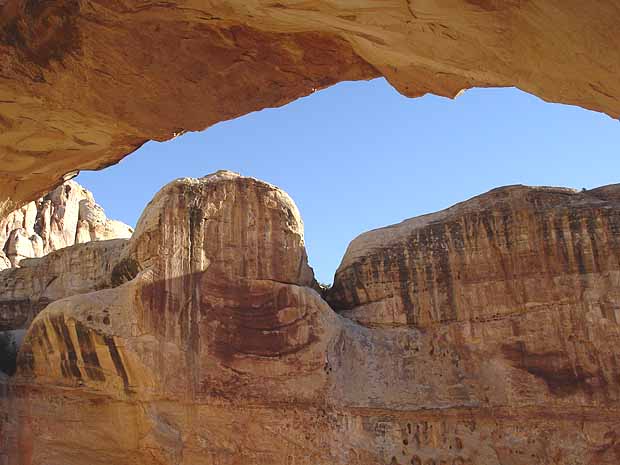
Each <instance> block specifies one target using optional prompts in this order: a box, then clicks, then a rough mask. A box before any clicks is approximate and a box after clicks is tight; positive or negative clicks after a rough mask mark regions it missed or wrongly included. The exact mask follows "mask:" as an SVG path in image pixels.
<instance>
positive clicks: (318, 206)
mask: <svg viewBox="0 0 620 465" xmlns="http://www.w3.org/2000/svg"><path fill="white" fill-rule="evenodd" d="M619 143H620V123H619V122H618V121H616V120H612V119H611V118H609V117H607V116H605V115H601V114H598V113H594V112H590V111H587V110H583V109H581V108H576V107H571V106H566V105H558V104H548V103H545V102H543V101H542V100H540V99H538V98H537V97H534V96H531V95H528V94H526V93H523V92H520V91H518V90H516V89H473V90H469V91H467V92H465V93H464V94H463V95H461V96H460V97H459V98H457V99H456V100H449V99H445V98H441V97H436V96H426V97H423V98H419V99H408V98H405V97H403V96H401V95H400V94H398V93H397V92H396V91H395V90H393V89H392V88H391V87H390V86H389V85H388V84H387V83H386V82H385V81H384V80H383V79H378V80H374V81H370V82H347V83H341V84H338V85H336V86H334V87H331V88H329V89H326V90H324V91H321V92H317V93H315V94H313V95H311V96H309V97H306V98H303V99H300V100H297V101H295V102H293V103H291V104H289V105H287V106H285V107H282V108H277V109H268V110H263V111H260V112H255V113H252V114H249V115H246V116H244V117H241V118H238V119H236V120H233V121H227V122H223V123H220V124H218V125H216V126H213V127H211V128H209V129H208V130H206V131H203V132H200V133H191V134H186V135H184V136H182V137H179V138H177V139H174V140H172V141H169V142H166V143H155V142H150V143H148V144H145V145H144V146H143V147H142V148H141V149H140V150H138V151H136V152H135V153H134V154H132V155H130V156H129V157H127V158H125V159H124V160H123V161H121V162H120V163H119V164H118V165H116V166H113V167H110V168H108V169H106V170H104V171H98V172H82V173H81V174H80V176H79V177H78V179H77V181H78V182H80V183H81V184H83V185H84V186H85V187H87V188H88V189H90V190H91V191H92V192H93V193H94V195H95V198H96V199H97V201H98V202H99V203H100V204H101V205H102V206H103V207H104V209H105V211H106V213H107V215H108V217H110V218H115V219H119V220H122V221H125V222H126V223H128V224H130V225H135V223H136V221H137V219H138V217H139V216H140V213H141V212H142V210H143V208H144V206H145V205H146V204H147V203H148V201H149V200H150V199H151V198H152V196H153V195H154V194H155V192H157V191H158V190H159V189H160V188H161V187H162V186H163V185H164V184H166V183H167V182H169V181H171V180H173V179H175V178H178V177H184V176H193V177H200V176H204V175H206V174H209V173H211V172H214V171H217V170H219V169H229V170H232V171H236V172H239V173H241V174H243V175H246V176H253V177H257V178H260V179H264V180H266V181H268V182H270V183H273V184H275V185H277V186H279V187H281V188H282V189H284V190H285V191H287V192H288V193H289V194H290V195H291V197H293V199H294V200H295V202H296V203H297V205H298V207H299V209H300V211H301V214H302V216H303V219H304V224H305V230H306V244H307V248H308V255H309V257H310V264H311V265H312V266H313V267H314V270H315V273H316V275H317V279H319V281H321V282H325V283H330V282H331V281H332V279H333V274H334V272H335V270H336V268H337V267H338V264H339V263H340V260H341V258H342V255H343V254H344V251H345V249H346V247H347V245H348V244H349V242H350V241H351V240H352V239H353V238H354V237H356V236H357V235H358V234H360V233H362V232H364V231H368V230H370V229H374V228H378V227H381V226H387V225H389V224H393V223H396V222H400V221H402V220H403V219H406V218H411V217H413V216H417V215H420V214H424V213H428V212H432V211H437V210H440V209H442V208H445V207H448V206H450V205H452V204H454V203H456V202H459V201H461V200H465V199H467V198H470V197H472V196H474V195H477V194H479V193H482V192H485V191H487V190H489V189H492V188H494V187H498V186H502V185H508V184H528V185H555V186H568V187H574V188H578V189H580V188H582V187H585V188H592V187H596V186H600V185H604V184H610V183H615V182H620V156H619V155H620V153H619V147H620V144H619Z"/></svg>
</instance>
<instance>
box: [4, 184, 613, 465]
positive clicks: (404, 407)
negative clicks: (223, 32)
mask: <svg viewBox="0 0 620 465" xmlns="http://www.w3.org/2000/svg"><path fill="white" fill-rule="evenodd" d="M619 198H620V192H619V190H618V188H617V186H608V187H606V188H601V189H597V190H594V191H589V192H586V193H576V192H572V191H569V190H566V189H550V188H526V187H509V188H503V189H498V190H495V191H491V192H490V193H488V194H485V195H483V196H480V197H477V198H475V199H472V200H470V201H467V202H464V203H462V204H459V205H457V206H455V207H452V208H451V209H448V210H446V211H444V212H441V213H438V214H434V215H431V216H427V217H421V218H418V219H414V220H410V221H409V222H406V223H403V224H402V225H397V226H394V227H390V228H386V229H384V230H379V231H375V232H371V233H367V234H366V235H363V236H361V237H360V238H358V239H356V240H355V241H354V242H353V243H352V244H351V246H350V247H349V250H348V251H347V254H346V256H345V258H344V259H343V264H342V266H341V268H340V269H339V271H338V273H337V276H336V282H335V285H334V288H333V290H332V291H331V292H330V293H329V294H328V296H327V297H328V299H329V301H330V302H332V303H333V304H334V306H337V307H336V309H337V310H339V311H341V310H340V309H341V308H346V311H341V313H342V314H341V315H338V314H337V313H336V312H334V311H333V310H332V309H331V308H330V307H329V305H328V304H327V303H326V302H325V301H324V300H323V299H322V298H321V296H319V294H318V293H317V292H315V291H314V290H313V289H312V287H314V286H315V282H314V278H313V275H312V270H311V269H310V268H309V266H308V264H307V258H306V252H305V248H304V242H303V225H302V223H301V219H300V217H299V213H298V211H297V208H296V207H295V205H294V203H293V202H292V201H291V199H290V198H289V197H288V196H287V195H286V194H285V193H284V192H282V191H280V190H279V189H277V188H275V187H273V186H271V185H269V184H266V183H263V182H260V181H257V180H255V179H251V178H243V177H240V176H238V175H235V174H232V173H230V172H218V173H216V174H214V175H210V176H207V177H206V178H202V179H181V180H178V181H175V182H173V183H171V184H169V185H168V186H166V187H164V188H163V189H162V190H161V191H160V192H159V193H158V194H157V195H156V196H155V198H154V199H153V200H152V201H151V203H150V204H149V205H148V206H147V208H146V210H145V212H144V213H143V215H142V217H141V219H140V221H139V224H138V226H137V228H136V231H135V234H134V235H133V237H132V238H131V239H130V240H129V241H128V242H124V243H123V244H122V245H120V246H118V247H116V248H114V247H113V248H112V249H113V250H114V251H113V253H112V252H111V255H110V257H114V258H113V260H111V261H102V263H107V264H108V265H106V266H107V268H111V269H112V271H111V272H110V273H111V274H110V275H109V277H107V278H105V279H101V280H99V281H97V280H96V279H94V280H93V283H94V282H95V281H96V282H97V283H100V284H99V285H100V286H101V288H100V289H99V290H95V289H94V287H95V286H94V284H93V291H91V292H85V291H83V290H79V291H76V292H74V291H72V290H67V292H66V295H67V297H65V298H61V299H59V300H55V301H53V302H51V303H50V304H49V305H47V307H46V308H45V309H44V310H43V311H41V312H40V313H39V314H38V316H37V317H36V318H35V320H34V322H33V323H32V325H31V326H30V328H29V330H28V334H27V336H26V339H25V342H24V345H23V346H22V349H21V351H20V355H19V359H18V372H17V374H16V375H15V376H14V377H13V378H11V380H10V381H5V384H4V386H5V387H6V388H5V393H4V395H3V397H1V398H0V401H1V402H2V404H1V405H2V409H3V411H4V413H5V415H4V416H2V417H0V418H2V420H1V421H0V428H1V429H0V431H1V432H2V435H1V436H0V437H1V438H2V441H4V443H3V448H2V449H0V450H2V451H4V452H3V453H4V457H3V458H5V459H6V461H7V462H8V463H9V464H20V465H21V464H23V465H34V464H40V465H43V464H45V465H61V464H62V465H67V464H69V465H70V464H76V465H77V464H84V463H88V464H107V465H110V464H119V465H121V464H122V465H125V464H136V465H137V464H140V465H143V464H144V465H145V464H149V465H150V464H172V463H174V464H186V465H189V464H191V465H194V464H205V465H206V464H209V465H215V464H217V465H220V464H227V465H240V464H244V465H245V464H255V465H259V464H267V463H268V464H276V465H279V464H282V465H291V464H295V465H298V464H303V465H316V464H319V465H335V464H341V465H345V464H346V465H349V464H355V465H376V464H385V465H394V464H400V465H404V464H407V465H409V464H414V465H429V464H434V465H443V464H447V465H500V464H501V465H504V464H511V465H532V464H539V465H547V464H550V463H556V464H562V465H564V464H566V465H569V464H570V465H573V464H588V465H595V464H596V465H598V464H609V465H611V464H617V463H618V459H619V458H620V442H619V439H618V438H619V433H620V420H619V418H620V416H619V414H620V410H619V408H618V407H619V405H618V403H619V399H620V389H619V387H620V373H619V370H618V347H620V344H618V342H619V340H620V327H619V325H618V320H617V319H616V318H615V316H614V315H615V314H614V312H613V311H612V310H610V308H611V309H613V308H614V307H613V305H614V302H616V301H617V300H618V299H617V298H616V293H617V291H618V282H617V280H616V278H615V274H614V273H617V271H618V267H619V266H620V265H619V264H618V263H619V262H618V260H617V259H616V257H617V254H616V251H617V249H616V247H615V243H616V242H615V241H616V240H617V239H618V237H619V235H620V230H618V229H617V228H616V227H615V226H614V225H615V221H616V220H615V214H616V212H617V211H618V209H617V205H616V202H617V201H618V199H619ZM556 219H557V221H558V222H559V224H562V225H565V224H567V225H568V226H565V227H564V226H563V227H558V228H551V226H550V225H551V224H555V223H554V221H556ZM550 222H551V223H550ZM573 223H575V224H573ZM455 224H460V225H461V226H460V229H458V228H457V226H455ZM545 224H547V226H543V225H545ZM577 224H579V225H583V226H582V227H578V226H577ZM589 224H591V226H588V225H589ZM571 225H572V226H571ZM545 228H546V229H545ZM566 228H568V229H566ZM457 229H458V230H462V232H461V233H460V235H457V234H456V233H454V232H451V231H456V230H457ZM544 231H547V232H546V233H545V232H544ZM560 231H561V234H562V235H563V236H562V237H563V239H560V237H561V234H560ZM578 239H579V240H578ZM82 247H85V246H84V245H80V246H77V247H75V248H72V249H75V250H77V249H79V248H82ZM595 248H596V250H597V251H598V255H597V254H596V253H594V252H593V250H594V249H595ZM72 249H67V250H65V251H58V252H56V254H66V253H68V252H69V251H71V250H72ZM112 249H111V250H112ZM563 250H564V251H565V252H563ZM587 251H590V252H587ZM534 252H536V253H534ZM442 254H445V255H446V256H447V257H448V258H447V259H445V258H442ZM595 255H596V256H597V257H598V259H597V261H595V259H594V257H595ZM375 256H377V257H379V258H372V259H371V257H375ZM386 257H389V260H388V259H387V258H386ZM577 257H581V258H580V259H578V258H577ZM455 260H459V261H455ZM446 261H447V263H449V264H450V267H449V269H450V270H453V271H450V272H442V273H439V272H434V274H432V276H433V282H431V280H430V279H427V281H424V283H425V286H428V287H420V285H419V283H420V281H414V278H413V276H414V275H416V273H418V271H417V269H418V267H419V266H421V265H420V263H426V267H427V268H429V269H430V270H436V269H439V268H440V267H442V266H444V265H442V263H445V262H446ZM504 262H505V263H504ZM372 263H375V264H380V265H381V266H378V265H377V266H375V267H374V268H372V266H371V264H372ZM455 263H456V264H459V266H460V267H461V268H459V269H458V270H459V271H460V272H461V278H460V281H458V280H455V282H451V284H450V285H451V286H452V288H453V293H452V295H453V296H454V297H453V299H452V300H450V299H448V298H447V297H446V296H447V295H449V294H450V291H448V290H447V288H448V285H447V284H446V283H445V282H444V280H445V279H446V277H448V276H452V274H454V273H456V270H457V268H456V266H457V265H456V264H455ZM502 263H504V265H505V266H504V267H503V268H502V266H501V264H502ZM466 265H467V266H466ZM526 265H527V266H526ZM350 269H356V270H357V271H356V272H355V273H353V272H351V271H349V270H350ZM406 269H407V270H409V271H407V272H406V271H405V270H406ZM414 270H415V272H414ZM507 270H513V271H512V274H507ZM407 273H408V274H407ZM104 275H105V273H103V272H102V273H101V276H104ZM105 276H108V275H105ZM406 276H408V277H406ZM403 277H406V278H403ZM59 279H60V278H59ZM457 281H458V283H457ZM101 283H103V284H101ZM533 283H537V284H533ZM577 284H579V286H580V287H578V289H577V290H575V289H572V290H571V287H575V286H576V285H577ZM433 286H434V287H433ZM475 286H479V287H480V289H482V290H480V289H478V290H475V289H476V287H475ZM513 287H514V288H516V289H526V291H527V292H521V293H516V292H513V293H511V292H509V290H510V289H512V288H513ZM364 288H365V289H367V290H368V293H369V294H370V292H371V290H372V296H373V298H376V299H375V300H374V301H373V302H372V303H369V302H367V301H365V300H364V299H363V296H366V294H365V293H362V292H361V291H360V289H364ZM401 288H407V289H409V294H410V298H409V300H407V299H402V298H400V297H401V293H400V292H398V291H399V290H400V289H401ZM431 288H432V289H431ZM483 291H484V292H483ZM569 291H570V292H569ZM428 295H433V299H430V297H428ZM472 295H473V296H474V297H476V298H474V297H472ZM416 299H417V300H416ZM446 299H447V300H446ZM445 302H449V303H451V304H452V306H447V304H446V303H445ZM408 305H415V306H414V307H408ZM388 310H389V311H388ZM401 314H402V315H403V316H401ZM411 315H413V317H411ZM446 315H447V317H446ZM345 316H346V317H345ZM388 317H389V318H388ZM355 320H359V321H360V322H362V323H363V324H359V322H356V321H355Z"/></svg>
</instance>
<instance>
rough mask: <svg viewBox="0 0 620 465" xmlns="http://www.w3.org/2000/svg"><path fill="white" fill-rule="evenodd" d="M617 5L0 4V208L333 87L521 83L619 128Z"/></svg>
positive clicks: (423, 0) (484, 1)
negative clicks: (148, 147) (69, 177)
mask: <svg viewBox="0 0 620 465" xmlns="http://www.w3.org/2000/svg"><path fill="white" fill-rule="evenodd" d="M619 23H620V7H619V5H618V3H617V2H615V1H595V2H594V3H584V2H583V0H527V1H525V0H523V1H521V0H441V1H434V0H433V1H431V0H402V1H369V0H364V1H361V0H348V1H346V2H344V1H341V2H334V1H320V0H313V1H308V2H296V1H292V0H282V1H277V2H274V1H262V0H261V1H252V2H245V1H239V0H226V1H216V2H214V1H206V2H196V1H194V2H188V1H185V2H183V1H178V0H173V1H167V2H141V1H137V0H119V1H114V2H110V1H102V0H91V1H87V2H84V1H77V0H56V1H53V2H49V1H34V0H3V1H2V2H1V3H0V166H2V171H1V172H0V179H2V182H1V183H0V205H1V204H2V201H4V200H6V199H10V200H11V201H12V202H14V203H16V204H19V205H21V204H23V203H24V202H27V201H30V200H34V199H35V198H37V197H38V196H40V195H42V194H43V193H44V192H47V191H49V190H50V189H52V188H53V187H55V186H57V185H58V184H59V183H60V182H61V180H62V179H64V176H65V175H66V174H67V173H72V172H74V171H75V170H77V169H97V168H102V167H104V166H107V165H109V164H112V163H116V162H118V161H119V160H120V159H121V158H123V157H124V156H125V155H126V154H128V153H131V152H133V151H134V150H136V148H138V147H140V146H141V145H142V144H143V143H144V142H146V141H147V140H150V139H152V140H158V141H163V140H168V139H170V138H172V137H175V136H176V135H178V134H181V133H183V132H184V131H196V130H203V129H205V128H207V127H209V126H211V125H213V124H215V123H217V122H220V121H223V120H227V119H231V118H235V117H237V116H240V115H243V114H246V113H249V112H251V111H255V110H259V109H262V108H266V107H276V106H281V105H284V104H286V103H288V102H290V101H292V100H295V99H297V98H299V97H302V96H306V95H309V94H311V93H312V92H314V91H315V90H318V89H322V88H325V87H327V86H330V85H333V84H335V83H337V82H340V81H345V80H362V79H371V78H375V77H379V76H385V77H386V79H387V80H388V81H389V82H390V83H391V84H392V85H393V86H394V87H395V88H396V89H397V90H398V91H400V92H401V93H403V94H404V95H407V96H411V97H416V96H420V95H423V94H425V93H428V92H431V93H435V94H438V95H443V96H448V97H454V96H455V95H457V94H458V93H459V92H460V91H461V90H462V89H468V88H471V87H493V86H502V87H504V86H515V87H518V88H519V89H523V90H525V91H527V92H531V93H533V94H535V95H538V96H540V97H541V98H543V99H545V100H547V101H552V102H562V103H567V104H574V105H580V106H582V107H585V108H589V109H592V110H596V111H601V112H604V113H606V114H608V115H610V116H612V117H614V118H618V117H620V103H619V101H620V100H619V96H620V83H619V80H618V78H617V77H618V75H620V48H618V47H616V46H615V45H616V42H617V39H616V38H617V35H618V24H619Z"/></svg>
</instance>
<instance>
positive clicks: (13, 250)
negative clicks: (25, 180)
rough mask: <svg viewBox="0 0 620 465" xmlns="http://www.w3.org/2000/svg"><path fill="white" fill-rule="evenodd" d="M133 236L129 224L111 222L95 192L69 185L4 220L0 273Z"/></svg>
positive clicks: (0, 234) (0, 233) (0, 222)
mask: <svg viewBox="0 0 620 465" xmlns="http://www.w3.org/2000/svg"><path fill="white" fill-rule="evenodd" d="M132 232H133V229H132V228H130V227H129V226H127V225H126V224H124V223H121V222H120V221H116V220H110V219H108V218H107V217H106V215H105V213H104V211H103V209H102V208H101V207H100V206H99V205H98V204H97V203H96V202H95V199H94V197H93V194H92V193H91V192H89V191H88V190H87V189H85V188H84V187H82V186H80V185H79V184H78V183H76V182H75V181H67V182H65V183H63V184H62V185H60V186H59V187H57V188H56V189H54V190H53V191H52V192H50V193H48V194H46V195H45V196H43V197H41V198H40V199H38V200H37V201H33V202H29V203H27V204H26V205H24V206H23V207H21V208H18V209H17V210H14V211H12V212H10V213H9V214H7V215H6V216H5V217H3V218H2V219H0V245H1V246H2V253H1V254H0V269H2V268H10V267H15V266H19V264H20V262H21V261H22V260H23V259H24V258H32V257H42V256H44V255H46V254H48V253H50V252H52V251H54V250H58V249H61V248H63V247H67V246H70V245H73V244H80V243H84V242H89V241H96V240H107V239H117V238H128V237H130V236H131V233H132ZM0 279H1V278H0Z"/></svg>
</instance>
